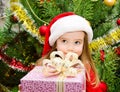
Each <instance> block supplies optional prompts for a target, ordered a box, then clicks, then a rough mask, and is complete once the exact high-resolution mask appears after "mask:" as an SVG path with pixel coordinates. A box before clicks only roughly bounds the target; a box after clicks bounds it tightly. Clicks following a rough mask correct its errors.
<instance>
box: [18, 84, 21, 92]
mask: <svg viewBox="0 0 120 92" xmlns="http://www.w3.org/2000/svg"><path fill="white" fill-rule="evenodd" d="M18 92H21V85H20V84H19V85H18Z"/></svg>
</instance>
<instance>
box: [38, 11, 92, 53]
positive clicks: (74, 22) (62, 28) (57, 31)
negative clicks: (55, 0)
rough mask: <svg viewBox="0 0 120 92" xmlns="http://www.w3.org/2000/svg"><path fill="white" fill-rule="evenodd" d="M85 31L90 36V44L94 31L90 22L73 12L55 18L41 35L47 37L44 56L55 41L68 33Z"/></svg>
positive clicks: (41, 31)
mask: <svg viewBox="0 0 120 92" xmlns="http://www.w3.org/2000/svg"><path fill="white" fill-rule="evenodd" d="M75 31H84V32H86V33H87V35H88V42H91V41H92V38H93V31H92V28H91V26H90V24H89V22H88V21H87V20H86V19H85V18H83V17H81V16H78V15H76V14H74V13H73V12H65V13H62V14H59V15H57V16H56V17H54V18H53V19H52V20H51V22H50V23H49V25H48V26H46V28H45V29H44V30H43V29H42V28H41V27H40V33H42V34H44V35H45V43H44V47H43V53H42V55H45V54H47V53H48V52H49V51H50V49H51V47H52V46H53V45H54V43H55V41H56V40H57V39H58V38H59V37H60V36H62V35H63V34H64V33H67V32H75Z"/></svg>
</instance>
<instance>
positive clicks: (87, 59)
mask: <svg viewBox="0 0 120 92" xmlns="http://www.w3.org/2000/svg"><path fill="white" fill-rule="evenodd" d="M52 51H56V43H55V44H54V46H53V47H52V49H51V50H50V51H49V53H48V54H47V55H45V56H44V57H42V58H40V59H39V60H37V62H36V65H37V66H39V65H40V66H41V65H42V61H43V59H45V58H48V59H49V58H50V57H49V56H50V53H51V52H52ZM79 59H81V61H82V62H83V64H84V66H85V68H86V76H87V81H88V82H90V81H91V79H90V70H91V69H92V71H93V72H94V74H95V79H94V82H93V83H92V84H93V85H95V86H97V85H98V84H99V82H100V81H99V77H98V73H97V70H96V68H95V64H94V62H93V60H92V57H91V53H90V50H89V45H88V36H87V34H86V33H85V37H84V45H83V52H82V55H81V56H80V57H79Z"/></svg>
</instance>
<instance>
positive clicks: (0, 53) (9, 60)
mask: <svg viewBox="0 0 120 92" xmlns="http://www.w3.org/2000/svg"><path fill="white" fill-rule="evenodd" d="M0 59H1V60H2V61H4V62H5V63H7V64H8V66H10V67H11V68H13V69H17V70H19V71H30V70H32V69H33V68H34V65H29V66H25V65H23V64H22V63H21V62H20V61H18V60H16V59H15V58H11V57H9V56H7V55H6V54H4V52H3V51H2V49H0Z"/></svg>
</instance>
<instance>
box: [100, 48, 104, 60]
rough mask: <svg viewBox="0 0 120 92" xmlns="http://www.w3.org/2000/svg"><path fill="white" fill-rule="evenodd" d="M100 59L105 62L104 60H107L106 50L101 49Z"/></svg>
mask: <svg viewBox="0 0 120 92" xmlns="http://www.w3.org/2000/svg"><path fill="white" fill-rule="evenodd" d="M100 60H101V61H102V62H104V60H105V52H104V50H100Z"/></svg>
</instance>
